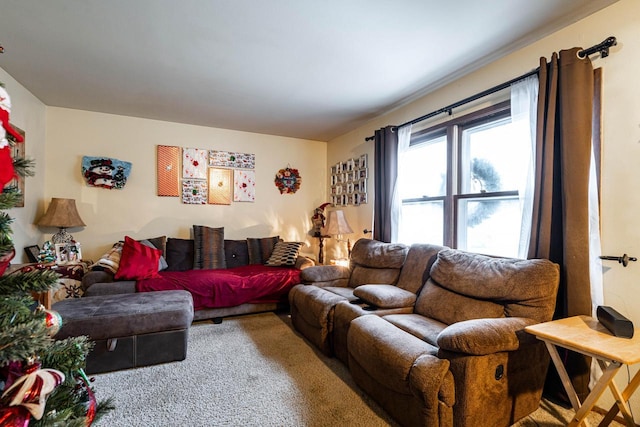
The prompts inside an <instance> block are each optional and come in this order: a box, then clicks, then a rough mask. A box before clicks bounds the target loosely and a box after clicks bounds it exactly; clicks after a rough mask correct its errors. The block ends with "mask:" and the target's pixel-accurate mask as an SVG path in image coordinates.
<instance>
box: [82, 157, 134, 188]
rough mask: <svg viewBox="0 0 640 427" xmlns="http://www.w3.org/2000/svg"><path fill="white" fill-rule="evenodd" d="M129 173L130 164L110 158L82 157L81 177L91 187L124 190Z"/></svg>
mask: <svg viewBox="0 0 640 427" xmlns="http://www.w3.org/2000/svg"><path fill="white" fill-rule="evenodd" d="M130 173H131V163H130V162H125V161H122V160H118V159H113V158H110V157H91V156H84V157H82V176H83V177H84V179H85V180H86V182H87V184H88V185H89V186H91V187H101V188H107V189H109V190H111V189H121V188H124V186H125V184H126V183H127V179H128V178H129V174H130Z"/></svg>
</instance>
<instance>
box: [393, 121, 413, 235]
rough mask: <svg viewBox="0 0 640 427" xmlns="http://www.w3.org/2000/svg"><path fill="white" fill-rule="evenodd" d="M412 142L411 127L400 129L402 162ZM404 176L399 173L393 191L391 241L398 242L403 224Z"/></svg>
mask: <svg viewBox="0 0 640 427" xmlns="http://www.w3.org/2000/svg"><path fill="white" fill-rule="evenodd" d="M410 142H411V125H407V126H403V127H401V128H398V156H397V159H398V161H400V159H401V158H402V154H403V153H404V152H405V151H407V150H408V149H409V143H410ZM398 172H399V171H398ZM401 177H402V174H401V173H398V177H397V178H396V185H395V187H394V189H393V197H392V199H391V241H392V242H394V243H395V242H397V241H398V231H399V229H400V224H401V223H402V199H401V198H400V188H402V187H401V182H400V181H401Z"/></svg>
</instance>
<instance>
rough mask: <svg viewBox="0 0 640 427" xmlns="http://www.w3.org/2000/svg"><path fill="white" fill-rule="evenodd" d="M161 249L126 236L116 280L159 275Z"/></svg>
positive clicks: (138, 278)
mask: <svg viewBox="0 0 640 427" xmlns="http://www.w3.org/2000/svg"><path fill="white" fill-rule="evenodd" d="M159 260H160V250H159V249H155V248H152V247H150V246H147V245H144V244H142V243H140V242H138V241H136V240H134V239H132V238H131V237H129V236H125V238H124V246H123V247H122V256H121V258H120V266H119V267H118V271H116V274H115V276H114V277H115V279H116V280H140V279H148V278H152V277H158V263H159Z"/></svg>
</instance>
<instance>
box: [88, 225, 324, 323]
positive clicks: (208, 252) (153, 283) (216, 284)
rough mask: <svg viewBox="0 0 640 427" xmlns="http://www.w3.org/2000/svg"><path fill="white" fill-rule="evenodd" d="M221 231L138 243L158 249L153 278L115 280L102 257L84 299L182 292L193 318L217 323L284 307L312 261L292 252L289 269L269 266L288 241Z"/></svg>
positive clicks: (201, 230) (200, 230) (200, 228)
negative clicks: (185, 293) (236, 237)
mask: <svg viewBox="0 0 640 427" xmlns="http://www.w3.org/2000/svg"><path fill="white" fill-rule="evenodd" d="M222 233H223V230H222V228H209V227H204V226H194V238H193V239H178V238H168V239H167V238H165V237H159V238H153V239H145V240H143V241H142V242H145V243H147V244H151V245H152V246H153V247H156V248H157V249H158V250H160V251H161V255H162V260H163V261H165V264H166V265H165V266H164V267H159V268H160V270H161V271H158V272H157V274H155V275H153V277H138V278H136V277H129V278H124V279H123V278H118V274H117V270H118V269H119V268H121V267H119V266H116V267H115V269H114V268H111V269H109V268H104V266H108V265H109V260H108V259H103V260H101V261H102V262H101V261H98V262H97V263H96V264H95V265H94V267H93V268H92V271H90V272H88V273H86V274H85V275H84V277H83V279H82V287H83V290H84V296H85V297H91V296H101V295H115V294H132V293H136V292H154V291H166V290H178V289H180V290H187V291H189V292H190V293H191V294H192V296H193V306H194V310H195V311H194V320H202V319H214V321H216V322H220V321H221V320H222V318H224V317H227V316H235V315H239V314H248V313H257V312H264V311H274V310H280V309H284V308H286V307H287V305H288V303H287V294H288V292H289V290H290V288H291V287H292V286H294V285H296V284H298V283H300V272H301V270H302V269H304V268H307V267H309V266H312V265H314V264H315V263H314V262H313V260H311V259H309V258H307V257H305V256H300V255H298V254H297V251H294V252H295V255H294V257H293V258H291V259H289V260H288V261H287V264H288V265H284V262H283V263H276V264H275V265H274V264H273V263H272V264H269V261H270V260H272V259H273V258H272V256H274V257H275V254H274V250H275V249H276V247H277V246H276V245H284V246H286V245H289V244H291V242H282V240H281V239H280V238H279V237H278V236H272V237H264V238H247V239H241V240H229V239H224V238H223V234H222ZM213 236H215V237H213ZM117 244H118V243H117ZM117 244H116V245H117ZM297 245H298V246H300V245H301V244H297ZM114 246H115V245H114ZM278 247H279V246H278ZM103 258H108V254H105V256H104V257H103ZM126 262H127V261H126V260H124V259H119V260H118V263H120V264H122V263H126ZM156 262H157V261H156ZM161 264H162V263H161Z"/></svg>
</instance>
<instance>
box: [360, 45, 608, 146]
mask: <svg viewBox="0 0 640 427" xmlns="http://www.w3.org/2000/svg"><path fill="white" fill-rule="evenodd" d="M617 44H618V42H617V41H616V38H615V37H608V38H607V39H606V40H604V41H603V42H602V43H599V44H597V45H595V46H591V47H590V48H588V49H583V50H581V51H579V52H578V56H579V57H580V58H584V57H587V56H589V55H593V54H594V53H597V52H599V53H600V56H601V57H602V58H606V57H607V56H609V48H610V47H611V46H615V45H617ZM539 70H540V69H539V68H536V69H535V70H532V71H529V72H528V73H525V74H523V75H521V76H519V77H516V78H514V79H511V80H509V81H508V82H504V83H501V84H499V85H497V86H494V87H492V88H490V89H487V90H484V91H482V92H480V93H476V94H475V95H471V96H470V97H468V98H465V99H463V100H462V101H458V102H455V103H453V104H451V105H447V106H446V107H443V108H440V109H439V110H436V111H432V112H431V113H429V114H425V115H424V116H420V117H418V118H415V119H413V120H409V121H408V122H405V123H403V124H401V125H398V126H396V128H401V127H403V126H408V125H413V124H416V123H419V122H421V121H423V120H427V119H430V118H431V117H435V116H437V115H440V114H442V113H447V114H449V115H451V114H452V110H453V109H454V108H458V107H460V106H462V105H465V104H468V103H470V102H473V101H475V100H478V99H480V98H484V97H485V96H488V95H491V94H492V93H496V92H499V91H501V90H503V89H506V88H508V87H509V86H511V85H512V84H514V83H516V82H518V81H520V80H523V79H526V78H527V77H529V76H533V75H535V74H538V71H539ZM373 139H375V136H368V137H366V138H365V139H364V140H365V141H372V140H373Z"/></svg>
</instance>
